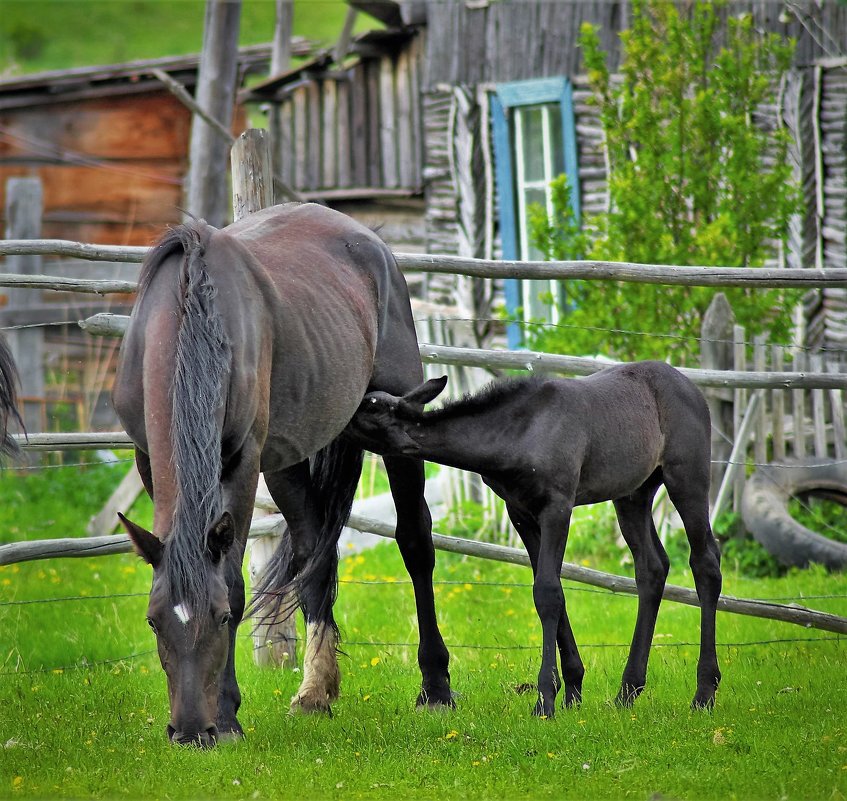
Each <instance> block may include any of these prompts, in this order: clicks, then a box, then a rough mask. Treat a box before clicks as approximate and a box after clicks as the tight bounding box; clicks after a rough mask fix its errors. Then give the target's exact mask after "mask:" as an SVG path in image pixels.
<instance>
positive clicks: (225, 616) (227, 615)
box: [220, 612, 232, 628]
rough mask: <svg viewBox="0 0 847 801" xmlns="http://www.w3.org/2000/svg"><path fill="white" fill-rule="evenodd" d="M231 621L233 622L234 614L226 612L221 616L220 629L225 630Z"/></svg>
mask: <svg viewBox="0 0 847 801" xmlns="http://www.w3.org/2000/svg"><path fill="white" fill-rule="evenodd" d="M230 620H232V614H231V613H230V612H224V613H223V614H222V615H221V619H220V627H221V628H223V627H224V626H225V625H226V624H227V623H229V621H230Z"/></svg>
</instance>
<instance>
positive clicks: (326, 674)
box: [264, 461, 341, 712]
mask: <svg viewBox="0 0 847 801" xmlns="http://www.w3.org/2000/svg"><path fill="white" fill-rule="evenodd" d="M264 475H265V483H266V484H267V486H268V491H269V492H270V493H271V497H272V498H273V499H274V502H275V503H276V504H277V506H278V507H279V510H280V511H281V512H282V514H283V516H284V517H285V522H286V523H287V524H288V529H289V532H288V535H289V536H290V537H291V548H292V565H291V576H289V577H288V578H289V579H290V578H293V577H294V576H296V575H297V573H298V572H299V571H300V570H301V569H302V567H303V565H304V564H305V563H306V562H307V561H308V559H309V557H310V556H311V555H312V554H313V553H314V552H315V549H316V548H317V547H319V542H318V535H319V532H320V529H321V523H322V520H321V513H320V511H319V508H318V505H317V503H316V502H315V499H314V495H313V492H312V481H311V477H310V473H309V462H308V461H303V462H300V464H297V465H294V466H293V467H290V468H287V469H285V470H279V471H277V472H274V473H265V474H264ZM332 581H335V576H333V575H330V574H329V572H327V573H326V574H325V575H319V576H315V579H314V581H312V582H310V583H309V584H308V585H307V586H304V587H302V588H301V593H300V598H299V601H300V606H301V608H302V610H303V615H304V616H305V618H306V654H305V656H304V657H303V680H302V682H301V683H300V687H299V689H298V690H297V692H296V693H295V695H294V697H293V698H292V699H291V709H292V710H295V711H302V712H331V708H330V703H331V702H332V701H334V700H335V699H336V698H338V692H339V687H340V684H341V674H340V672H339V670H338V654H337V646H338V637H337V634H336V627H335V622H334V620H333V617H332V606H331V605H328V604H326V603H325V602H324V600H325V598H326V593H327V591H328V588H329V585H330V582H332Z"/></svg>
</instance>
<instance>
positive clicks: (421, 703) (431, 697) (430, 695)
mask: <svg viewBox="0 0 847 801" xmlns="http://www.w3.org/2000/svg"><path fill="white" fill-rule="evenodd" d="M415 707H416V708H417V709H428V710H431V711H433V712H444V711H449V710H451V709H455V708H456V693H454V692H453V691H452V690H450V689H449V688H448V689H447V690H421V692H420V695H419V696H418V700H417V701H415Z"/></svg>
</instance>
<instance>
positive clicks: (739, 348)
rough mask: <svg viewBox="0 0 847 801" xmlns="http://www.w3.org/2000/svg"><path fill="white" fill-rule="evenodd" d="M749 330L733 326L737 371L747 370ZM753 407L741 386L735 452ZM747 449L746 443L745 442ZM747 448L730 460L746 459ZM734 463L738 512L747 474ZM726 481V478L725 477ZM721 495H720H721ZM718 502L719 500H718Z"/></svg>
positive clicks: (735, 419)
mask: <svg viewBox="0 0 847 801" xmlns="http://www.w3.org/2000/svg"><path fill="white" fill-rule="evenodd" d="M746 338H747V332H746V331H745V329H744V326H741V325H734V326H733V327H732V340H733V347H732V357H733V358H732V361H733V367H734V368H735V370H736V371H737V372H744V371H746V370H747V343H746ZM756 397H757V400H756V403H755V408H756V410H758V407H759V404H760V402H761V397H760V396H759V395H757V396H756ZM750 406H751V408H749V409H748V407H747V391H746V389H744V388H743V387H740V388H738V389H736V390H735V398H734V399H733V404H732V417H733V421H732V422H733V426H732V431H733V448H732V449H733V453H734V452H735V451H736V447H737V446H738V445H739V441H740V440H741V439H742V437H741V434H742V426H743V424H744V421H745V419H746V416H747V415H748V414H752V411H753V409H752V407H753V406H754V404H753V403H752V402H751V404H750ZM755 419H756V418H755V417H753V419H752V420H751V421H750V423H749V426H750V430H749V433H748V432H747V431H745V432H744V433H745V434H746V437H747V438H749V437H750V436H752V434H753V433H754V431H755V428H754V423H755ZM745 449H746V443H745ZM745 452H746V451H745V450H742V451H741V453H740V455H739V456H738V457H737V458H735V459H733V457H731V456H730V461H741V462H743V461H744V456H745ZM733 467H734V465H730V466H729V468H727V475H730V473H731V474H732V476H733V480H732V484H731V486H732V509H733V511H734V512H738V511H739V509H740V508H741V496H742V495H743V494H744V482H745V479H746V474H745V471H744V470H737V469H736V470H733V469H732V468H733ZM724 480H725V481H726V478H725V479H724ZM719 497H720V495H719ZM716 503H717V502H716Z"/></svg>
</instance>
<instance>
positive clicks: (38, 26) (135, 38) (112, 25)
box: [0, 0, 378, 75]
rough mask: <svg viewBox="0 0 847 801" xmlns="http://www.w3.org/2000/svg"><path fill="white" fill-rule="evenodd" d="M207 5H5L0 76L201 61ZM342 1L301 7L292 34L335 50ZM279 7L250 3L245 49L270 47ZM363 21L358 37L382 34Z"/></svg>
mask: <svg viewBox="0 0 847 801" xmlns="http://www.w3.org/2000/svg"><path fill="white" fill-rule="evenodd" d="M205 6H206V2H205V0H79V2H71V1H70V0H3V3H2V13H0V75H2V74H4V73H8V74H18V73H22V72H35V71H40V70H54V69H65V68H68V67H80V66H88V65H93V64H111V63H117V62H122V61H132V60H135V59H145V58H155V57H159V56H171V55H184V54H187V53H198V52H200V49H201V47H202V43H203V16H204V9H205ZM346 7H347V6H346V3H344V0H296V2H295V6H294V34H295V35H296V36H306V37H307V38H309V39H311V40H314V41H317V42H319V43H323V44H331V43H332V42H334V41H335V40H336V39H337V38H338V35H339V33H340V32H341V27H342V25H343V22H344V15H345V13H346ZM274 19H275V7H274V0H244V2H243V5H242V10H241V25H240V38H239V42H240V44H242V45H248V44H257V43H260V42H269V41H270V40H271V39H272V37H273V31H274ZM377 25H378V24H377V23H376V22H375V21H374V20H372V19H370V18H368V17H366V16H365V15H360V17H359V20H358V22H357V27H356V30H357V31H360V30H366V29H368V28H372V27H377Z"/></svg>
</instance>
